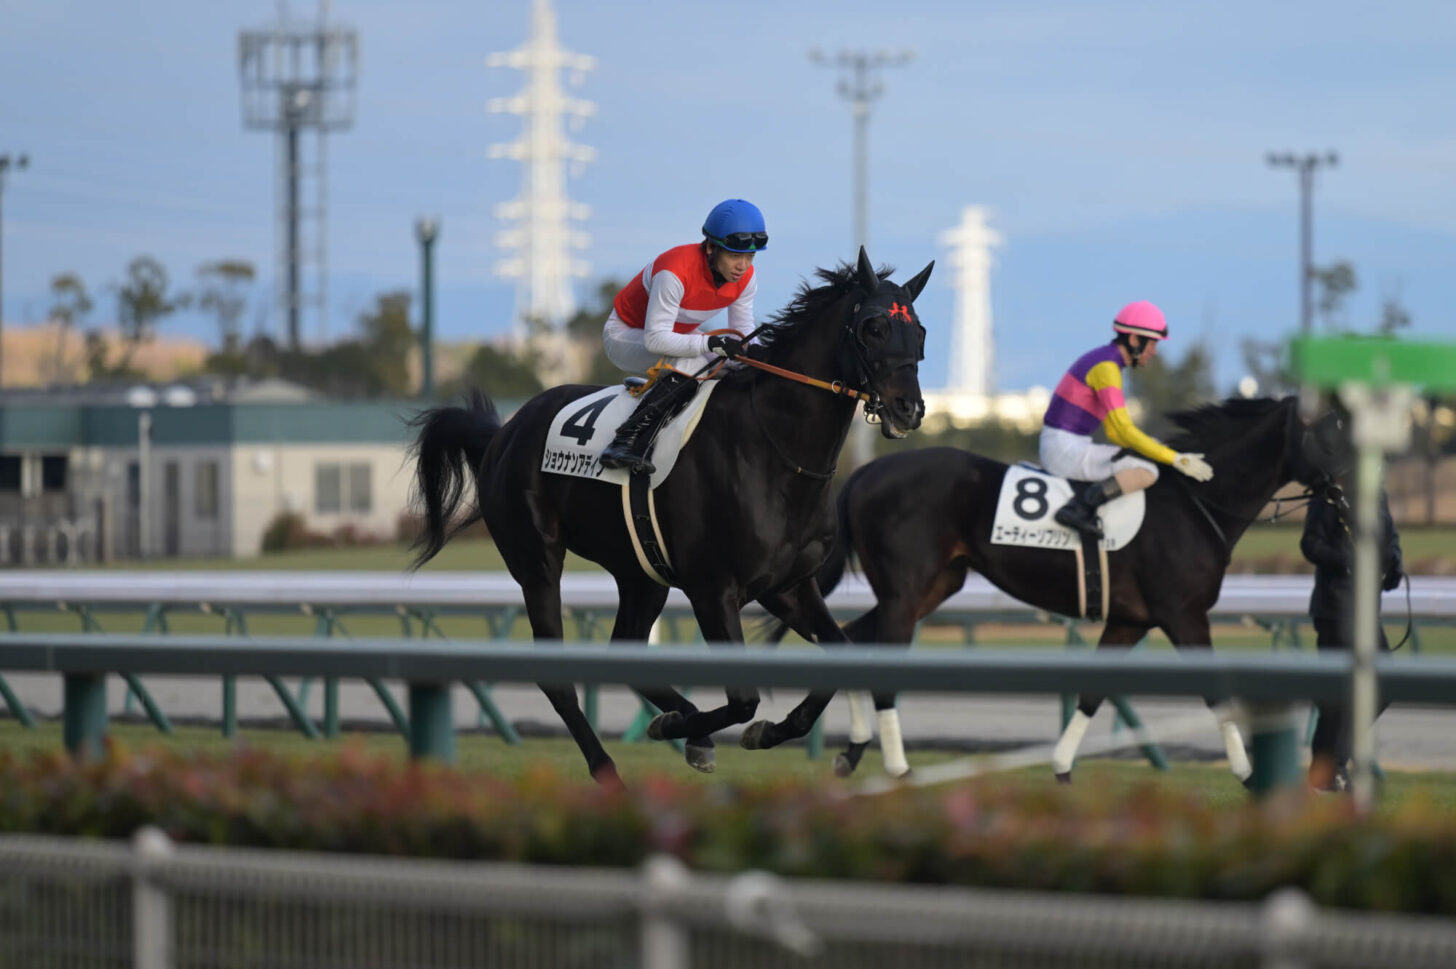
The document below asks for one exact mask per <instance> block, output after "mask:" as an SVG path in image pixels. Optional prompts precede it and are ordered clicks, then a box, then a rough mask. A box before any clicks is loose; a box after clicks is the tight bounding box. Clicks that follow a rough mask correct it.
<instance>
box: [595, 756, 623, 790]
mask: <svg viewBox="0 0 1456 969" xmlns="http://www.w3.org/2000/svg"><path fill="white" fill-rule="evenodd" d="M591 775H592V780H594V781H596V782H597V783H598V784H600V785H601V786H602V789H603V790H606V791H625V790H626V789H627V785H626V784H623V783H622V775H620V774H618V773H617V765H616V764H613V763H611V762H610V761H608V762H607V763H605V764H603V765H602V766H600V767H598V768H597V769H596V770H594V771H592V772H591Z"/></svg>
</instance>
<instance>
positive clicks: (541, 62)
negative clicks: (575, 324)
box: [486, 0, 596, 338]
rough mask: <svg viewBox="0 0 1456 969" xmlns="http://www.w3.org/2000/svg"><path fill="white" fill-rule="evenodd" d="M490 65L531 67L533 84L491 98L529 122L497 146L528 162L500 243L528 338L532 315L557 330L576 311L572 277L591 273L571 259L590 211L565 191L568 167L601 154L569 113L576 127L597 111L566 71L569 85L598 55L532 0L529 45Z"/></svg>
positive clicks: (519, 331) (506, 210)
mask: <svg viewBox="0 0 1456 969" xmlns="http://www.w3.org/2000/svg"><path fill="white" fill-rule="evenodd" d="M486 66H488V67H513V68H516V69H517V70H520V71H524V72H525V74H526V86H525V88H524V89H523V90H522V91H521V93H520V94H517V95H516V96H514V97H509V98H492V99H491V101H490V104H489V110H490V111H492V112H497V113H502V112H503V113H506V114H517V115H520V116H521V117H522V118H523V119H524V120H525V130H524V131H522V132H521V137H519V138H517V139H516V140H515V141H513V142H510V143H509V144H503V145H492V146H491V147H490V157H491V158H509V159H511V160H512V161H518V162H520V163H521V164H522V166H523V169H522V173H521V193H520V195H518V196H517V197H516V198H515V199H514V200H513V201H510V202H506V203H504V204H502V205H498V206H496V210H495V214H496V216H497V217H498V218H502V219H510V220H513V221H515V223H516V224H515V225H514V226H513V227H511V228H510V229H507V230H506V231H504V232H501V233H499V234H498V235H497V236H496V245H497V246H499V247H500V248H502V249H505V250H508V251H510V252H511V253H512V255H511V256H509V257H508V258H506V259H502V260H501V261H500V262H498V263H497V264H496V267H495V270H496V272H497V273H498V274H500V275H501V276H504V277H506V278H508V279H515V280H518V283H517V288H516V336H517V338H522V337H524V336H526V321H527V320H528V319H532V320H539V321H544V322H545V323H547V324H549V325H550V326H551V328H552V329H558V328H560V327H561V326H562V324H564V323H565V322H566V320H567V319H568V318H569V317H570V316H571V314H572V313H574V312H575V311H576V300H575V299H574V298H573V296H572V293H571V277H573V276H585V275H586V273H587V265H586V263H585V262H583V261H581V260H579V259H573V258H572V250H573V249H584V248H586V246H587V243H588V242H589V241H590V237H589V236H588V235H587V234H586V233H585V232H583V231H581V230H580V229H576V228H574V227H573V226H572V222H573V221H580V220H582V219H585V218H586V217H587V216H588V215H589V214H590V210H589V209H588V208H587V207H586V206H585V205H581V204H578V203H574V202H571V201H570V200H569V199H567V197H566V165H567V163H568V162H569V163H570V164H571V173H572V174H573V175H579V174H580V173H581V169H582V167H583V166H584V165H585V164H586V163H587V162H589V161H591V160H592V159H594V158H595V157H596V152H595V151H594V150H593V149H591V148H588V147H586V146H584V145H578V144H575V143H573V142H571V141H569V140H568V139H567V137H566V135H565V133H564V131H563V127H564V126H563V124H562V119H563V118H569V119H570V123H571V126H572V129H573V130H577V129H579V128H580V127H581V124H582V121H583V119H585V118H589V117H591V116H592V115H593V114H595V113H596V105H595V104H592V103H591V102H590V101H583V100H581V99H579V98H573V97H568V96H567V95H566V93H565V91H564V90H563V85H562V84H561V81H560V77H559V75H560V72H561V71H562V70H568V71H570V72H571V74H570V77H569V83H570V84H571V85H575V84H579V83H581V80H582V78H583V75H584V73H585V72H586V71H589V70H591V69H592V68H593V67H595V66H596V59H595V58H593V57H587V56H585V55H583V54H573V53H572V52H570V51H568V50H565V49H564V48H562V47H561V45H560V44H559V43H557V40H556V14H555V12H554V11H553V10H552V9H551V4H550V0H532V2H531V36H530V38H529V39H527V41H526V43H525V46H523V47H518V48H516V49H515V50H513V51H510V52H508V53H504V54H491V55H490V56H489V57H488V58H487V59H486Z"/></svg>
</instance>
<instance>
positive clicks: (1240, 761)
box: [1218, 720, 1254, 781]
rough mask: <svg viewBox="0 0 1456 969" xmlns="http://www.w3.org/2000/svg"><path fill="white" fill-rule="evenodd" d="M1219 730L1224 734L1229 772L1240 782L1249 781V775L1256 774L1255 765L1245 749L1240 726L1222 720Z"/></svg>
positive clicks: (1224, 747)
mask: <svg viewBox="0 0 1456 969" xmlns="http://www.w3.org/2000/svg"><path fill="white" fill-rule="evenodd" d="M1218 729H1219V732H1220V733H1222V734H1223V749H1224V751H1225V752H1227V754H1228V762H1229V770H1231V771H1233V772H1234V776H1235V777H1237V778H1238V779H1239V780H1241V781H1246V780H1248V779H1249V775H1250V774H1252V773H1254V765H1253V764H1250V763H1249V754H1248V751H1246V750H1245V749H1244V738H1243V735H1242V734H1240V733H1239V725H1238V724H1236V723H1234V722H1233V721H1232V720H1222V721H1220V722H1219V725H1218Z"/></svg>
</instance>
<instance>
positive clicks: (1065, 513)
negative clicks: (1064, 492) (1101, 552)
mask: <svg viewBox="0 0 1456 969" xmlns="http://www.w3.org/2000/svg"><path fill="white" fill-rule="evenodd" d="M1053 517H1054V518H1055V519H1056V522H1057V524H1058V525H1064V526H1066V527H1067V528H1070V529H1071V530H1072V531H1074V532H1077V533H1078V534H1080V535H1086V536H1087V537H1088V538H1095V539H1097V540H1098V541H1101V540H1102V537H1103V534H1102V523H1101V522H1099V521H1098V520H1097V512H1096V511H1093V512H1092V513H1091V514H1090V515H1087V516H1085V517H1084V516H1082V515H1079V514H1078V509H1075V508H1074V507H1073V503H1071V502H1068V503H1067V504H1065V505H1063V506H1062V507H1061V508H1058V509H1057V513H1056V515H1054V516H1053Z"/></svg>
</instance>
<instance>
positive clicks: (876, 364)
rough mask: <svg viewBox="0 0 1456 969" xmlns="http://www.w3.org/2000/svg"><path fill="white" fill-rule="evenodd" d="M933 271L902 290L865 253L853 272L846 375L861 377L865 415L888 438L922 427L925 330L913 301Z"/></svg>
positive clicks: (927, 269) (922, 272)
mask: <svg viewBox="0 0 1456 969" xmlns="http://www.w3.org/2000/svg"><path fill="white" fill-rule="evenodd" d="M934 268H935V262H934V260H932V261H931V262H930V264H929V265H928V266H926V267H925V268H924V269H922V270H920V272H919V273H917V274H916V275H915V276H914V277H913V278H912V279H909V280H906V282H905V283H904V285H899V284H896V283H892V282H890V280H888V279H881V278H880V277H879V275H878V274H877V273H876V272H875V270H874V267H873V266H872V265H870V258H869V256H868V255H866V253H865V251H864V247H863V246H861V247H860V250H859V263H858V264H857V266H856V267H855V292H854V294H853V298H852V302H851V304H850V305H851V307H852V309H851V310H850V316H849V320H848V322H847V323H846V327H845V334H846V336H845V340H844V352H845V354H846V355H847V356H848V357H849V360H847V361H846V364H847V366H846V367H844V372H846V373H852V374H854V375H855V376H856V377H857V381H858V384H859V387H860V389H861V390H863V391H864V392H865V393H867V394H869V395H870V399H869V401H868V402H867V403H866V404H865V413H866V415H870V416H874V417H878V418H879V421H880V433H882V434H883V435H884V436H885V437H891V438H897V437H904V436H905V435H907V434H909V433H910V432H911V431H913V430H915V428H917V427H919V426H920V419H921V418H922V417H924V416H925V400H924V398H922V397H921V396H920V373H919V370H920V361H921V360H924V359H925V327H923V326H921V325H920V317H919V315H918V314H916V312H915V298H916V297H917V296H919V295H920V291H921V290H922V289H924V288H925V283H926V281H928V280H929V279H930V271H931V270H932V269H934Z"/></svg>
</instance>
